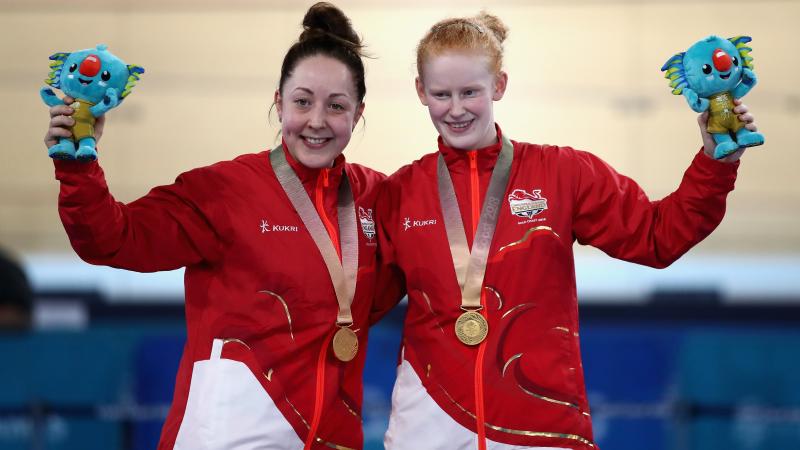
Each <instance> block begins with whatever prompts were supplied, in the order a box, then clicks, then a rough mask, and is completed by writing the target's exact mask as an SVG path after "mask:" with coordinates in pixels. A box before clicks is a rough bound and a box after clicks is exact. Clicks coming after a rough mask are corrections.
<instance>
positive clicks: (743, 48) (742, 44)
mask: <svg viewBox="0 0 800 450" xmlns="http://www.w3.org/2000/svg"><path fill="white" fill-rule="evenodd" d="M728 40H729V41H731V43H732V44H733V45H735V46H736V50H737V51H738V52H739V56H741V57H742V66H744V67H746V68H748V69H750V70H753V57H752V56H750V52H751V51H753V49H752V48H750V47H748V46H747V45H746V44H747V43H748V42H750V41H752V39H750V36H736V37H732V38H728Z"/></svg>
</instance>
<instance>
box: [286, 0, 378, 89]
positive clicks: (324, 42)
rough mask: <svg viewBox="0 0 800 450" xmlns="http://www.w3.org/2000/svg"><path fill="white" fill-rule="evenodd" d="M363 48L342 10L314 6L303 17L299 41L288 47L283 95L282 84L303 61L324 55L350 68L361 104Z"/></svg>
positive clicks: (325, 6)
mask: <svg viewBox="0 0 800 450" xmlns="http://www.w3.org/2000/svg"><path fill="white" fill-rule="evenodd" d="M363 48H364V46H363V44H362V43H361V38H360V37H359V36H358V34H356V32H355V30H354V29H353V25H352V24H351V23H350V19H349V18H348V17H347V16H346V15H345V14H344V13H343V12H342V10H341V9H339V8H337V7H336V6H334V5H332V4H330V3H328V2H319V3H316V4H314V5H313V6H311V8H309V9H308V12H307V13H306V16H305V17H303V32H302V33H301V34H300V38H299V39H298V41H297V42H295V43H294V45H292V46H291V47H289V50H288V51H287V52H286V56H284V57H283V64H282V65H281V79H280V82H279V84H278V91H279V92H280V93H281V95H283V85H284V83H285V82H286V80H287V79H288V78H289V77H291V76H292V72H293V71H294V69H295V67H297V65H298V64H299V63H300V61H302V60H303V59H305V58H308V57H311V56H315V55H325V56H329V57H331V58H334V59H336V60H338V61H340V62H341V63H342V64H344V65H345V66H347V68H348V69H350V73H351V74H352V76H353V83H354V87H355V91H356V95H357V97H358V101H359V102H362V101H363V100H364V96H365V95H366V94H367V86H366V84H365V82H364V61H363V60H362V58H363V56H364V53H363Z"/></svg>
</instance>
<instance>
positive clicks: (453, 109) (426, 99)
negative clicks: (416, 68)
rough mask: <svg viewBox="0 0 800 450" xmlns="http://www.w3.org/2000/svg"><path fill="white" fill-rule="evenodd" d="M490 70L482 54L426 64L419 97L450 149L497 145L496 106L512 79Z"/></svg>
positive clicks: (442, 57) (454, 55)
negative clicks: (494, 104) (509, 79)
mask: <svg viewBox="0 0 800 450" xmlns="http://www.w3.org/2000/svg"><path fill="white" fill-rule="evenodd" d="M489 67H490V66H489V57H488V56H486V55H482V54H480V53H463V52H446V53H442V54H441V55H437V56H433V57H431V58H428V59H427V60H426V61H425V63H424V66H423V67H422V76H421V77H420V78H417V80H416V87H417V95H418V96H419V99H420V101H421V102H422V104H423V105H425V106H427V107H428V112H429V114H430V116H431V121H432V122H433V126H434V127H436V130H437V131H438V132H439V134H440V135H441V136H442V139H443V140H444V142H445V144H447V145H448V146H450V147H453V148H457V149H461V150H473V149H477V148H482V147H486V146H489V145H492V144H493V143H495V142H496V141H497V132H496V130H495V127H494V106H493V104H492V102H493V101H497V100H500V99H502V98H503V94H504V93H505V89H506V84H507V82H508V76H507V75H506V73H505V72H499V73H496V74H495V73H493V72H492V71H490V70H489Z"/></svg>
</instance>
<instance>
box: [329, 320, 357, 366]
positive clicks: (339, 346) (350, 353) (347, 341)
mask: <svg viewBox="0 0 800 450" xmlns="http://www.w3.org/2000/svg"><path fill="white" fill-rule="evenodd" d="M356 353H358V337H357V336H356V333H355V332H353V330H351V329H350V328H339V330H338V331H337V332H336V334H334V335H333V354H334V355H336V358H338V359H339V361H343V362H348V361H350V360H352V359H353V358H355V357H356Z"/></svg>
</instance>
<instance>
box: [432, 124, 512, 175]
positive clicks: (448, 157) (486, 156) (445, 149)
mask: <svg viewBox="0 0 800 450" xmlns="http://www.w3.org/2000/svg"><path fill="white" fill-rule="evenodd" d="M494 126H495V128H496V129H497V142H495V143H494V144H492V145H490V146H488V147H482V148H476V149H469V150H463V149H455V148H452V147H449V146H448V145H447V144H445V143H444V140H443V139H442V137H441V136H439V139H438V143H439V152H441V154H442V156H443V157H444V162H445V163H446V164H447V168H448V169H450V172H453V173H464V172H468V171H469V167H470V166H469V159H470V156H469V155H470V154H471V153H474V154H475V156H477V160H476V162H477V163H478V164H477V167H478V171H479V172H483V171H487V170H492V169H493V168H494V165H495V162H496V161H497V156H498V155H499V154H500V150H501V149H502V147H503V140H502V136H503V134H502V131H501V130H500V126H499V125H497V124H495V125H494Z"/></svg>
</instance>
